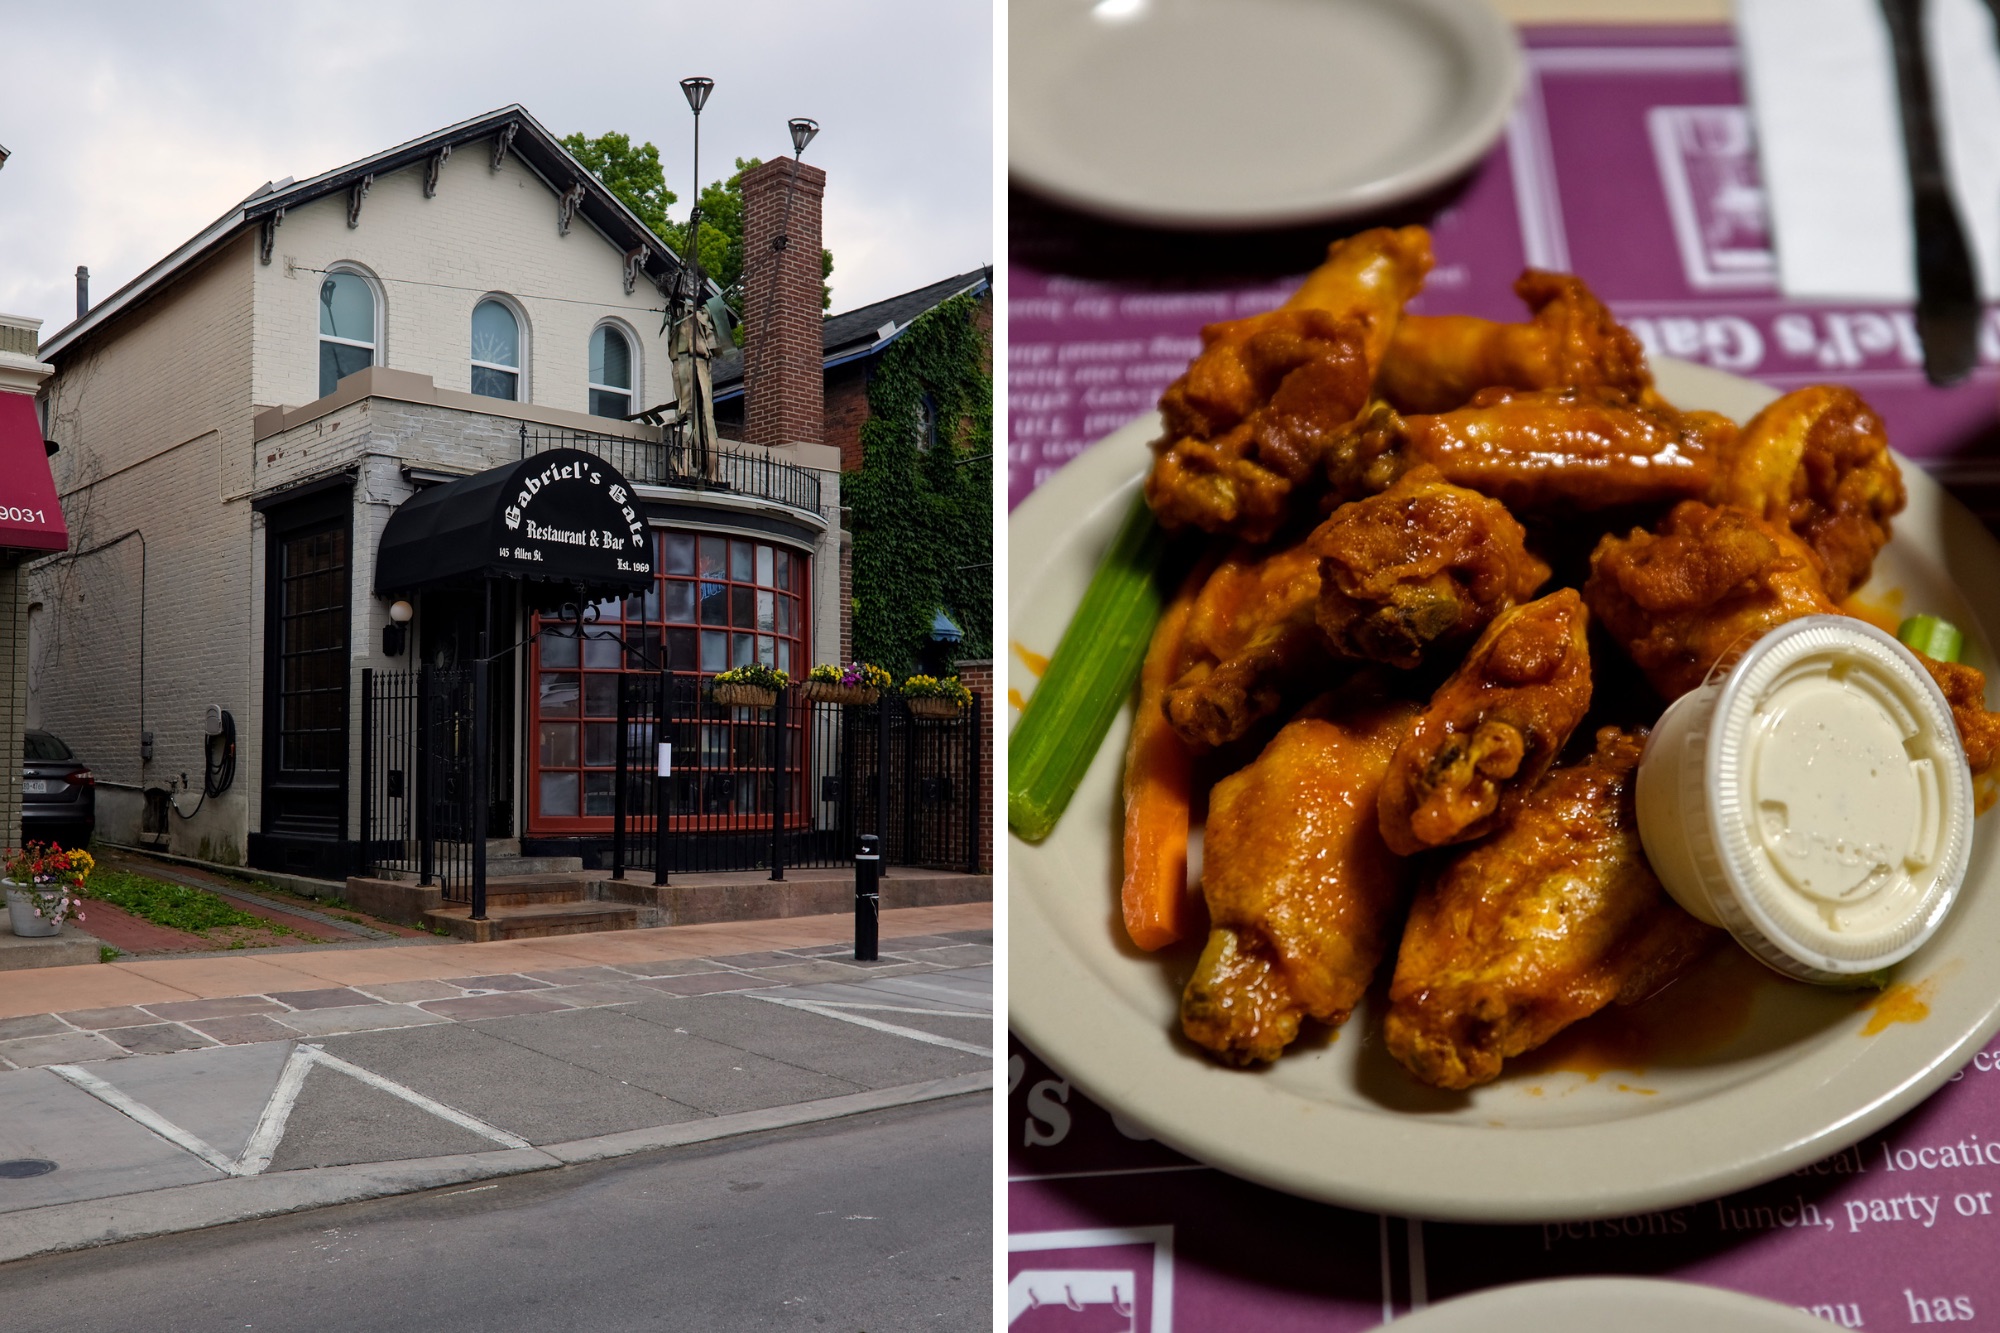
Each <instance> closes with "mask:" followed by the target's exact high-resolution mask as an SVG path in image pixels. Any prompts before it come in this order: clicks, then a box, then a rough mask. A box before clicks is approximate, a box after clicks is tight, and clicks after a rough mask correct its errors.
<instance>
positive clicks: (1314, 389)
mask: <svg viewBox="0 0 2000 1333" xmlns="http://www.w3.org/2000/svg"><path fill="white" fill-rule="evenodd" d="M1430 266H1431V251H1430V236H1429V234H1428V233H1427V232H1425V231H1424V229H1423V228H1421V227H1403V228H1400V229H1396V230H1390V229H1388V228H1381V227H1378V228H1376V229H1374V230H1372V231H1366V232H1362V233H1361V234H1360V235H1358V236H1352V237H1349V238H1347V239H1346V240H1342V241H1336V242H1334V244H1333V245H1332V246H1330V247H1329V248H1328V250H1327V258H1326V262H1325V263H1324V264H1322V265H1321V266H1320V267H1319V268H1318V269H1316V270H1315V271H1314V272H1313V273H1312V274H1311V275H1309V276H1308V277H1307V278H1306V280H1305V282H1304V284H1303V285H1302V286H1301V287H1300V288H1299V290H1298V291H1297V292H1296V293H1295V294H1294V295H1293V296H1292V298H1291V299H1290V300H1289V301H1287V302H1286V303H1285V304H1284V305H1283V306H1282V307H1280V308H1279V309H1277V310H1273V311H1271V312H1269V313H1267V314H1262V315H1252V316H1250V317H1249V318H1246V319H1238V320H1231V321H1228V322H1227V323H1222V324H1211V325H1209V326H1208V327H1207V328H1205V329H1203V330H1202V342H1203V347H1202V350H1201V353H1200V355H1198V356H1196V357H1195V359H1194V362H1193V363H1192V364H1191V365H1190V366H1189V367H1188V370H1187V373H1186V374H1185V375H1182V376H1181V377H1180V378H1179V379H1178V380H1176V381H1174V383H1173V385H1172V386H1170V387H1169V388H1168V390H1167V392H1166V394H1165V396H1163V397H1162V398H1161V400H1160V412H1161V415H1162V416H1163V417H1164V419H1165V423H1166V434H1165V435H1164V436H1163V437H1162V438H1161V439H1160V440H1158V441H1157V442H1155V444H1154V446H1153V448H1154V451H1155V453H1156V455H1157V456H1156V458H1155V460H1154V464H1153V471H1152V475H1151V476H1149V477H1148V478H1147V480H1146V499H1147V502H1148V503H1149V504H1151V505H1152V506H1153V512H1154V513H1155V514H1156V515H1158V517H1159V520H1160V522H1161V523H1162V524H1163V525H1165V526H1166V527H1168V528H1183V527H1198V528H1201V529H1203V530H1204V531H1207V532H1216V533H1230V534H1233V535H1235V536H1239V537H1243V538H1245V539H1247V540H1249V541H1269V540H1270V539H1271V537H1272V536H1273V535H1274V534H1276V532H1277V531H1278V529H1279V528H1280V527H1281V526H1283V524H1284V522H1285V519H1286V518H1287V517H1288V516H1289V515H1290V514H1291V513H1292V511H1293V508H1294V500H1295V497H1296V496H1297V495H1298V494H1300V493H1301V492H1303V493H1304V494H1305V495H1307V496H1308V497H1310V496H1312V495H1314V494H1316V493H1317V490H1318V488H1319V486H1320V485H1321V484H1322V483H1321V478H1323V477H1324V476H1325V475H1326V474H1327V472H1328V471H1329V468H1328V460H1327V455H1328V454H1329V453H1331V452H1334V451H1338V450H1341V449H1344V448H1352V447H1354V446H1355V445H1357V444H1358V443H1359V442H1360V441H1361V439H1362V437H1361V436H1359V435H1358V434H1357V433H1356V432H1354V431H1353V430H1351V429H1350V427H1351V426H1352V425H1353V423H1354V420H1355V417H1356V415H1357V414H1358V413H1360V411H1361V410H1362V408H1363V407H1364V406H1366V404H1367V402H1368V394H1369V389H1370V386H1371V385H1372V383H1373V382H1374V378H1375V370H1376V367H1377V366H1379V365H1380V364H1381V361H1382V356H1383V353H1384V352H1385V351H1386V350H1387V348H1388V344H1389V338H1390V335H1391V333H1392V332H1393V330H1394V328H1395V323H1396V319H1397V317H1398V315H1399V314H1400V313H1401V312H1402V308H1403V305H1404V303H1405V302H1407V301H1408V300H1409V299H1410V297H1411V296H1413V295H1415V294H1416V291H1417V289H1418V287H1419V286H1421V285H1422V283H1423V279H1424V274H1425V273H1427V272H1428V271H1429V270H1430ZM1332 470H1333V471H1336V472H1337V471H1339V470H1340V469H1339V468H1337V467H1336V468H1334V469H1332Z"/></svg>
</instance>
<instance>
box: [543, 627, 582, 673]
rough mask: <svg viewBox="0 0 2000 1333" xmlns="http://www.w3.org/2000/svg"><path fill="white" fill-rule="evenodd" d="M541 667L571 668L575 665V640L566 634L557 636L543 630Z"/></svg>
mask: <svg viewBox="0 0 2000 1333" xmlns="http://www.w3.org/2000/svg"><path fill="white" fill-rule="evenodd" d="M541 640H542V665H543V666H545V667H573V666H575V665H576V640H575V639H572V638H571V637H570V636H569V635H567V634H557V633H555V632H553V631H551V630H543V631H542V635H541Z"/></svg>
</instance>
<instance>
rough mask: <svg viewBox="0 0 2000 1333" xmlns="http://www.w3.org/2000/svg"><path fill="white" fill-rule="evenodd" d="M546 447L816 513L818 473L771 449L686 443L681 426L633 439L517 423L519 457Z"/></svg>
mask: <svg viewBox="0 0 2000 1333" xmlns="http://www.w3.org/2000/svg"><path fill="white" fill-rule="evenodd" d="M545 449H581V450H583V451H584V452H585V453H587V454H592V455H595V456H596V457H598V458H601V459H603V460H604V461H605V462H607V463H609V464H611V466H613V467H615V468H617V469H618V471H619V473H620V474H622V475H623V476H624V478H625V479H626V480H627V481H632V482H639V483H643V484H645V485H649V486H677V487H681V488H683V489H693V490H711V491H728V492H731V493H733V494H737V495H754V496H757V497H759V498H760V499H765V500H775V501H777V502H778V503H779V504H782V505H785V506H787V507H788V508H792V509H798V510H803V511H804V512H806V513H808V514H817V513H819V511H820V510H819V475H818V474H817V473H815V472H813V471H812V470H811V469H810V468H803V467H800V466H798V465H797V464H795V463H786V462H781V461H780V460H779V459H778V458H777V457H775V456H774V455H773V454H772V453H771V451H770V450H769V449H762V448H754V447H746V446H740V445H723V444H710V445H709V446H708V448H707V449H706V450H696V449H693V448H690V447H689V446H688V445H687V443H686V442H685V439H684V437H683V436H682V434H681V432H680V431H679V429H677V428H675V427H671V426H669V427H665V428H663V431H662V437H661V438H660V439H657V440H635V439H630V438H627V437H625V436H622V435H600V434H597V433H596V432H593V431H580V430H564V429H561V428H545V429H542V430H529V429H528V427H527V426H526V425H525V424H523V425H522V427H521V457H523V458H526V457H528V456H529V455H530V454H538V453H541V452H542V451H543V450H545Z"/></svg>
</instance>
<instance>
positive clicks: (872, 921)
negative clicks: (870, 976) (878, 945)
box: [854, 833, 882, 963]
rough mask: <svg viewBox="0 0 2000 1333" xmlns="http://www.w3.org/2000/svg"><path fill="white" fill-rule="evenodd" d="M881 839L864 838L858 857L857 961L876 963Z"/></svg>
mask: <svg viewBox="0 0 2000 1333" xmlns="http://www.w3.org/2000/svg"><path fill="white" fill-rule="evenodd" d="M880 847H881V840H880V839H879V838H877V837H876V836H875V835H874V834H872V833H864V834H862V835H861V850H860V851H858V852H856V853H855V854H854V961H855V962H857V963H872V962H874V961H875V940H876V936H877V935H878V934H879V933H880V927H881V924H882V855H881V852H880V850H879V849H880Z"/></svg>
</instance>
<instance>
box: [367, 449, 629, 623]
mask: <svg viewBox="0 0 2000 1333" xmlns="http://www.w3.org/2000/svg"><path fill="white" fill-rule="evenodd" d="M480 578H510V579H532V580H536V581H538V582H545V583H556V584H564V585H569V586H575V587H580V588H582V589H583V590H584V591H585V592H589V593H598V594H618V593H626V592H636V591H639V590H642V589H644V588H646V587H647V586H648V585H650V584H651V583H652V581H653V550H652V546H651V544H650V543H649V542H648V540H647V536H646V520H645V519H644V517H642V516H641V515H640V513H639V502H638V497H637V496H635V495H634V494H633V493H632V486H631V483H629V482H627V481H626V480H625V478H623V477H622V476H620V475H619V474H618V470H617V469H616V468H614V467H612V466H611V465H610V464H608V463H606V462H605V461H604V460H603V459H601V458H598V457H596V456H594V455H591V454H587V453H584V452H583V451H582V450H580V449H551V450H549V451H548V452H546V453H539V454H535V455H533V456H532V457H529V458H524V459H522V460H521V461H520V462H518V463H509V464H507V465H506V466H504V467H496V468H492V469H490V470H488V471H486V472H481V473H479V474H478V475H476V476H471V477H461V478H460V479H458V480H457V481H450V482H446V483H445V484H443V485H442V486H433V487H431V488H430V489H429V490H426V491H423V492H421V493H419V494H417V495H413V496H411V497H410V498H409V499H408V500H405V501H404V502H403V503H402V504H401V505H400V506H398V507H397V509H396V512H395V513H393V514H391V515H389V523H388V526H387V527H385V528H383V529H382V545H381V547H380V548H379V549H378V551H377V553H376V556H375V591H376V592H377V593H378V594H381V595H385V596H386V595H389V594H392V593H401V592H414V591H416V590H417V589H419V588H425V587H430V586H433V585H436V584H440V583H450V582H458V581H462V580H466V579H480Z"/></svg>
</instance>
